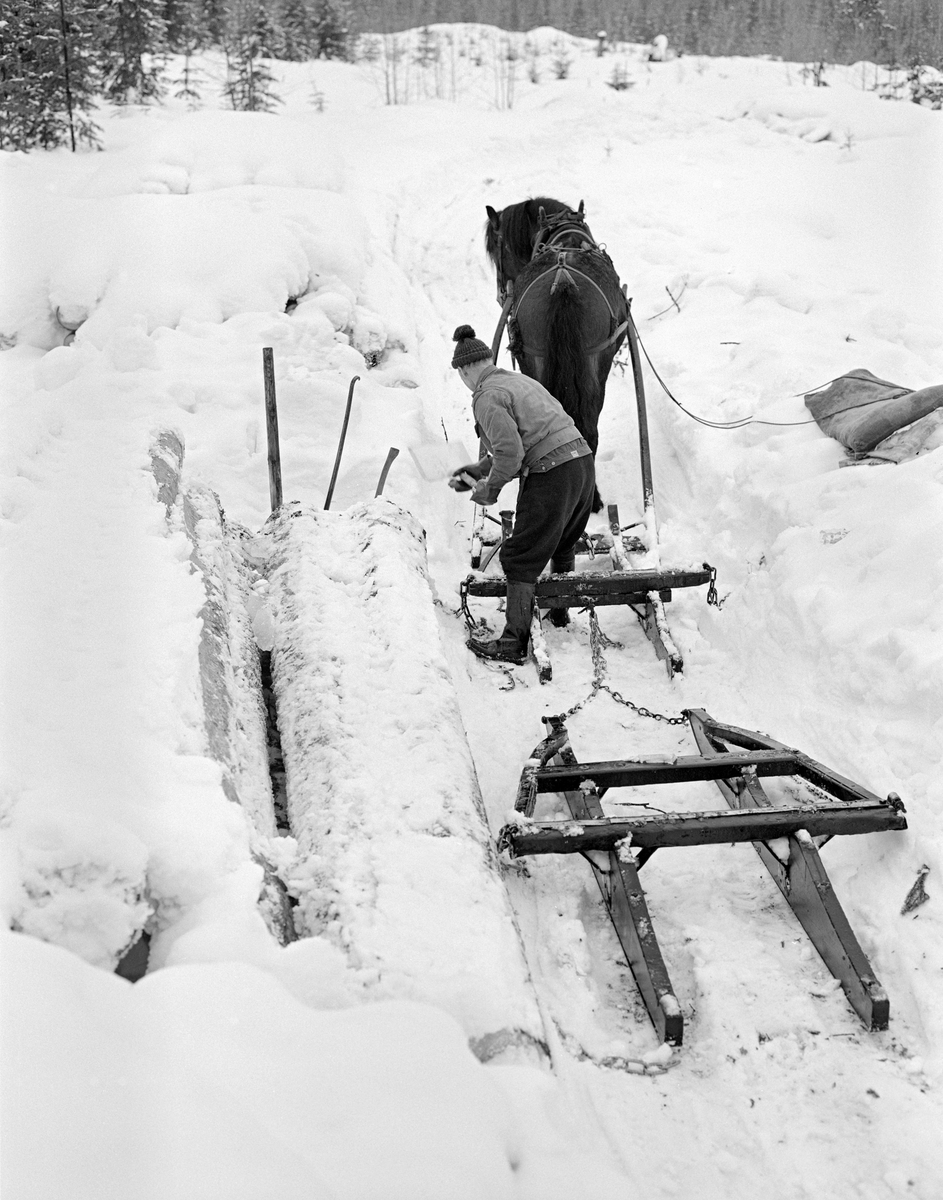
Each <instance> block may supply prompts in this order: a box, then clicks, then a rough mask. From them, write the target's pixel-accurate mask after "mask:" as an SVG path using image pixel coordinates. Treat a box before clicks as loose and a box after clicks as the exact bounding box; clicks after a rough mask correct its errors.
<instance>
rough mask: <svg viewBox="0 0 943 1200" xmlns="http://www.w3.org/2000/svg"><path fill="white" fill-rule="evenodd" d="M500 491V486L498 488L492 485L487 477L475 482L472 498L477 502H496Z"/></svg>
mask: <svg viewBox="0 0 943 1200" xmlns="http://www.w3.org/2000/svg"><path fill="white" fill-rule="evenodd" d="M500 491H501V489H500V488H497V489H496V488H494V487H493V486H492V485H490V484H489V483H488V480H487V479H481V480H479V482H478V483H476V484H475V486H474V488H473V490H472V494H471V498H472V500H474V502H475V503H476V504H481V505H488V504H496V503H497V500H498V495H499V493H500Z"/></svg>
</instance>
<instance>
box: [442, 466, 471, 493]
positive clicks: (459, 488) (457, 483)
mask: <svg viewBox="0 0 943 1200" xmlns="http://www.w3.org/2000/svg"><path fill="white" fill-rule="evenodd" d="M477 482H478V480H477V479H475V478H473V476H471V475H470V474H469V473H468V471H465V470H463V469H462V468H461V467H460V468H459V469H458V470H457V471H453V472H452V474H451V475H450V476H449V487H450V488H451V489H452V491H453V492H470V491H471V490H472V488H473V487H475V485H476V484H477Z"/></svg>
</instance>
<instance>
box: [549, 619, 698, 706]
mask: <svg viewBox="0 0 943 1200" xmlns="http://www.w3.org/2000/svg"><path fill="white" fill-rule="evenodd" d="M584 611H586V612H588V613H589V645H590V650H591V652H592V656H593V687H592V690H591V691H590V693H589V695H588V696H585V697H584V698H583V699H582V700H580V701H578V702H577V703H576V704H574V705H573V706H572V707H571V708H568V709H567V710H566V712H565V713H561V716H562V718H563V719H564V720H569V718H570V717H572V716H575V715H576V714H577V713H578V712H579V711H580V709H581V708H584V707H585V706H586V705H587V704H588V703H589V702H590V700H592V699H594V698H595V697H596V696H597V695H598V694H599V693H600V692H606V693H608V695H609V696H611V697H612V699H613V700H615V702H616V704H621V705H623V706H624V707H625V708H631V709H632V711H633V712H636V713H638V715H639V716H640V717H648V718H649V719H650V720H652V721H664V722H665V724H666V725H686V724H687V718H686V717H684V716H677V717H669V716H668V715H667V714H666V713H656V712H652V711H651V709H649V708H646V707H645V706H644V705H642V704H636V703H635V702H634V701H633V700H626V698H625V697H624V696H623V695H622V694H621V692H617V691H616V690H615V688H611V687H610V686H609V684H608V683H606V672H607V670H608V665H607V663H606V659H605V656H604V654H603V646H604V645H609V646H618V645H619V643H618V642H613V641H612V640H611V639H610V638H607V637H606V635H605V634H604V633H603V631H602V630H601V629H600V628H599V621H598V620H597V619H596V609H595V608H594V607H593V606H592V605H588V606H587V608H586V609H585V610H584Z"/></svg>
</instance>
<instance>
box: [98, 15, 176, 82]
mask: <svg viewBox="0 0 943 1200" xmlns="http://www.w3.org/2000/svg"><path fill="white" fill-rule="evenodd" d="M107 7H108V14H109V17H108V24H107V27H106V28H107V32H106V34H105V39H104V42H103V45H102V54H103V58H104V67H105V71H106V72H107V83H106V86H105V95H106V96H107V97H108V99H109V100H115V101H117V103H119V104H127V103H129V102H135V101H136V102H138V103H141V104H143V103H145V102H146V101H148V100H158V99H159V98H160V96H161V95H162V93H163V91H164V81H163V66H162V64H160V63H159V62H155V61H154V56H155V55H158V54H160V53H161V51H162V50H163V49H164V46H165V33H166V25H165V22H164V17H163V13H162V8H163V5H162V3H161V0H112V2H111V3H110V4H109V5H108V6H107ZM145 55H147V56H149V57H150V59H151V62H150V64H149V65H148V66H145V64H144V56H145Z"/></svg>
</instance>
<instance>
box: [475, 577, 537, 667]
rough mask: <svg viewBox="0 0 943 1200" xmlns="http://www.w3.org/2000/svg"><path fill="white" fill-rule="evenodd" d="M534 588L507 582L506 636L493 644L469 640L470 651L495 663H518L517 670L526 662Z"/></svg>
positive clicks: (532, 585) (531, 585) (529, 585)
mask: <svg viewBox="0 0 943 1200" xmlns="http://www.w3.org/2000/svg"><path fill="white" fill-rule="evenodd" d="M534 587H535V585H534V584H533V583H511V582H510V581H509V582H508V594H507V603H506V605H505V613H504V620H505V626H504V632H503V633H502V634H501V636H500V637H498V638H495V639H494V640H493V641H491V642H476V641H475V640H474V638H471V639H469V642H468V649H469V650H471V652H472V654H477V655H478V657H479V658H487V659H490V660H491V661H492V662H510V663H517V664H518V666H520V664H521V663H522V662H524V661H525V659H526V658H527V646H528V643H529V642H530V623H531V621H532V619H533V616H534Z"/></svg>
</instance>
